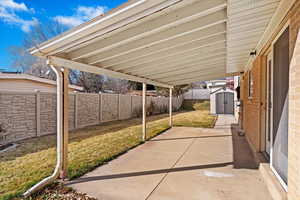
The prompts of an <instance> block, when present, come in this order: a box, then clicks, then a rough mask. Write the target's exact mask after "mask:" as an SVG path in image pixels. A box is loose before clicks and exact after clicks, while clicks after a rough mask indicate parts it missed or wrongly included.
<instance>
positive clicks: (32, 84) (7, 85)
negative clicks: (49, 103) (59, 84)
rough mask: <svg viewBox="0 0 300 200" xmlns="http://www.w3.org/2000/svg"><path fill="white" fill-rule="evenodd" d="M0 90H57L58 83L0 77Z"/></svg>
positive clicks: (70, 89) (71, 90)
mask: <svg viewBox="0 0 300 200" xmlns="http://www.w3.org/2000/svg"><path fill="white" fill-rule="evenodd" d="M0 90H2V91H4V90H5V91H32V92H33V91H35V90H39V91H41V92H56V85H51V84H47V83H42V82H37V81H31V80H24V79H0ZM69 91H70V92H74V91H75V90H74V89H73V88H69Z"/></svg>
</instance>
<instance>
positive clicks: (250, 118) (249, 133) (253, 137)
mask: <svg viewBox="0 0 300 200" xmlns="http://www.w3.org/2000/svg"><path fill="white" fill-rule="evenodd" d="M262 62H263V57H262V56H258V57H257V58H256V59H255V61H254V62H253V65H252V68H251V71H247V72H245V73H244V75H243V76H242V82H241V83H242V84H241V90H242V93H241V99H242V101H243V103H242V104H243V129H244V131H245V132H246V137H247V140H248V141H249V143H250V146H251V148H252V150H253V151H255V152H259V151H260V112H259V111H260V109H261V104H260V103H261V87H260V86H261V66H262ZM249 73H251V76H252V78H253V94H252V97H249V94H248V93H249Z"/></svg>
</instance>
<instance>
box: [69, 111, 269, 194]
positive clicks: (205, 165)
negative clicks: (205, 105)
mask: <svg viewBox="0 0 300 200" xmlns="http://www.w3.org/2000/svg"><path fill="white" fill-rule="evenodd" d="M232 123H234V118H233V116H231V115H222V116H219V118H218V121H217V123H216V127H215V128H214V129H203V128H185V127H174V128H172V129H170V130H169V131H167V132H165V133H164V134H162V135H160V136H158V137H156V138H153V139H152V140H151V141H148V142H147V143H145V144H143V145H141V146H139V147H137V148H135V149H133V150H131V151H129V152H128V153H126V154H124V155H122V156H120V157H119V158H117V159H115V160H113V161H111V162H109V164H107V165H104V166H101V167H99V168H97V169H96V170H94V171H92V172H90V173H88V174H86V175H85V176H83V177H81V178H78V179H76V180H74V181H72V182H71V183H70V184H69V186H72V187H73V188H75V189H76V190H77V191H79V192H82V193H87V194H88V195H90V196H93V197H96V198H98V199H99V200H144V199H149V200H253V199H254V200H256V199H263V200H271V197H270V195H269V193H268V190H267V188H266V186H265V185H264V182H263V181H262V178H261V176H260V173H259V171H258V170H257V169H256V164H255V162H254V160H253V157H252V155H251V152H250V149H249V146H248V144H247V142H246V140H245V138H244V137H240V136H237V134H236V133H235V131H234V129H233V130H231V124H232Z"/></svg>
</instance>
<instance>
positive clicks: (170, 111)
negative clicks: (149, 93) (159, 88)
mask: <svg viewBox="0 0 300 200" xmlns="http://www.w3.org/2000/svg"><path fill="white" fill-rule="evenodd" d="M172 108H173V103H172V88H170V89H169V126H170V127H172V125H173V124H172Z"/></svg>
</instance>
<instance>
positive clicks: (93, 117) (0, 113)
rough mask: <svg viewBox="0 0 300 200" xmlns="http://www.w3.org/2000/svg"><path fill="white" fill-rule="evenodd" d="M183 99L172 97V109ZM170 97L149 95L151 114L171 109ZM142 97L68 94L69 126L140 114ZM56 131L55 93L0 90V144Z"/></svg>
mask: <svg viewBox="0 0 300 200" xmlns="http://www.w3.org/2000/svg"><path fill="white" fill-rule="evenodd" d="M182 101H183V98H182V96H180V97H173V110H174V111H176V110H178V109H179V108H180V107H181V105H182ZM168 107H169V98H167V97H150V96H147V108H148V109H147V110H150V111H149V114H159V113H164V112H168ZM141 111H142V97H141V96H131V95H122V94H90V93H70V94H69V129H70V130H74V129H77V128H82V127H85V126H89V125H95V124H100V123H102V122H108V121H114V120H124V119H129V118H134V117H138V116H140V113H141ZM55 132H56V94H55V93H43V92H22V93H21V92H7V91H6V92H1V91H0V145H3V144H8V143H11V142H15V141H18V140H22V139H26V138H33V137H39V136H43V135H48V134H54V133H55Z"/></svg>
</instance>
